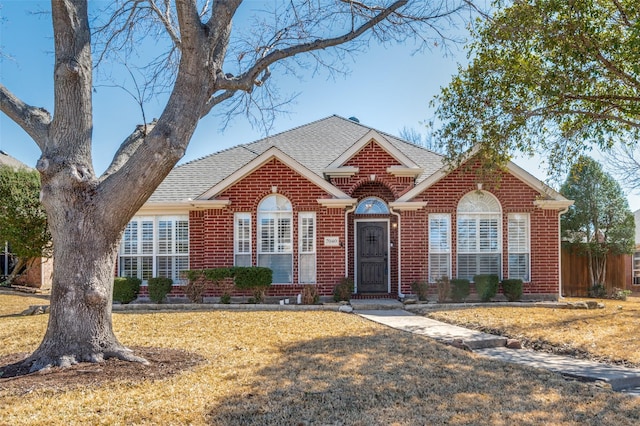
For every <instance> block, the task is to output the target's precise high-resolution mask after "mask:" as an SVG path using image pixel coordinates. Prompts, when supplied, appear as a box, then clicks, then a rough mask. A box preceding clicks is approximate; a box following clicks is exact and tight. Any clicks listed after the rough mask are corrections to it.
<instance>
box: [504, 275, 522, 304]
mask: <svg viewBox="0 0 640 426" xmlns="http://www.w3.org/2000/svg"><path fill="white" fill-rule="evenodd" d="M502 294H504V297H506V298H507V300H508V301H509V302H517V301H518V300H520V298H521V297H522V280H521V279H519V278H518V279H510V280H503V281H502Z"/></svg>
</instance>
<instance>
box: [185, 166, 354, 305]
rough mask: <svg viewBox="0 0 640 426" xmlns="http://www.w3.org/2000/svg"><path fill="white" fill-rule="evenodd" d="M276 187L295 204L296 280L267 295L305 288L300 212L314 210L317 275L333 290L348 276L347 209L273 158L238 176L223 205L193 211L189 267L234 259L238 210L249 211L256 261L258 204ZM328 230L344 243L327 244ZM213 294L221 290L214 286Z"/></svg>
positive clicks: (325, 289)
mask: <svg viewBox="0 0 640 426" xmlns="http://www.w3.org/2000/svg"><path fill="white" fill-rule="evenodd" d="M273 186H277V193H278V194H280V195H283V196H285V197H287V198H288V199H289V201H290V202H291V204H292V207H293V223H292V227H293V283H294V284H274V285H273V286H272V287H271V289H270V290H269V292H268V293H267V296H277V297H281V296H282V297H285V296H286V297H290V296H295V295H296V294H299V293H300V292H301V290H302V286H301V285H297V284H295V283H297V282H298V213H299V212H316V253H317V254H316V265H317V267H316V270H317V274H316V281H317V288H318V292H319V293H320V294H321V295H325V296H328V295H331V294H332V292H333V287H334V286H335V284H337V283H338V282H339V281H340V279H341V278H342V277H344V274H345V269H344V256H345V252H344V227H343V224H344V211H343V210H342V209H327V208H325V207H322V206H321V205H320V204H318V201H317V200H318V199H321V198H328V197H329V196H328V194H327V193H326V192H325V191H324V190H322V189H321V188H319V187H318V186H316V185H315V184H313V183H311V182H309V181H308V180H307V179H306V178H304V177H303V176H301V175H300V174H298V173H297V172H295V171H293V170H291V169H290V168H288V167H287V166H286V165H284V164H283V163H281V162H280V161H278V160H276V159H274V160H272V161H270V162H269V163H267V164H265V165H264V166H262V167H261V168H260V169H258V170H256V171H254V172H253V173H251V174H250V175H249V176H247V177H245V178H244V179H242V180H240V181H239V182H237V183H236V184H235V185H233V186H232V187H231V188H229V189H228V190H226V191H224V192H223V193H222V194H220V196H219V197H218V198H220V199H229V200H231V204H230V205H229V206H228V207H227V208H224V209H217V210H205V211H195V212H191V214H190V215H189V222H190V224H189V225H190V238H191V240H190V267H191V268H192V269H200V268H216V267H227V266H232V265H233V231H234V213H251V228H252V229H251V238H252V243H251V244H252V264H253V265H256V264H257V257H256V248H257V244H258V239H257V232H258V230H257V213H256V212H257V208H258V204H259V203H260V201H262V199H263V198H265V197H266V196H268V195H271V194H272V187H273ZM325 236H333V237H335V236H338V237H339V238H340V242H341V246H340V247H325V246H324V237H325ZM209 295H219V294H216V292H215V291H212V292H211V294H209Z"/></svg>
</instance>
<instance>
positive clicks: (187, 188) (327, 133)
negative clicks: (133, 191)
mask: <svg viewBox="0 0 640 426" xmlns="http://www.w3.org/2000/svg"><path fill="white" fill-rule="evenodd" d="M370 130H372V128H371V127H367V126H364V125H362V124H359V123H356V122H355V121H352V120H348V119H346V118H342V117H338V116H336V115H333V116H330V117H327V118H324V119H322V120H318V121H314V122H312V123H309V124H305V125H303V126H300V127H296V128H294V129H291V130H287V131H285V132H282V133H279V134H276V135H272V136H268V137H266V138H264V139H260V140H258V141H255V142H252V143H249V144H244V145H238V146H235V147H233V148H229V149H227V150H224V151H220V152H217V153H214V154H211V155H209V156H206V157H203V158H200V159H198V160H193V161H191V162H189V163H186V164H183V165H181V166H178V167H176V168H175V169H174V170H173V171H172V172H171V173H170V174H169V176H167V178H166V179H165V180H164V181H163V182H162V184H160V186H159V187H158V188H157V189H156V191H155V192H154V193H153V194H152V195H151V198H150V199H149V202H151V203H153V202H167V201H180V200H185V199H188V198H191V199H195V198H196V197H198V196H199V195H200V194H202V193H203V192H205V191H207V190H208V189H209V188H211V187H212V186H214V185H215V184H217V183H218V182H220V181H221V180H223V179H224V178H225V177H227V176H229V175H230V174H232V173H233V172H234V171H236V170H237V169H239V168H240V167H242V166H244V165H245V164H247V163H248V162H249V161H251V160H253V159H254V158H255V157H257V156H259V155H260V154H262V153H263V152H265V151H266V150H268V149H269V148H271V147H273V146H275V147H277V148H278V149H279V150H281V151H282V152H284V153H285V154H287V155H289V156H290V157H292V158H294V159H295V160H296V161H298V162H299V163H300V164H302V165H303V166H305V167H306V168H308V169H309V170H311V171H312V172H314V173H316V174H318V175H319V176H323V174H322V171H323V170H324V169H325V168H326V167H327V166H328V165H330V164H331V163H332V162H333V161H334V160H335V159H336V158H338V157H339V156H340V155H341V154H342V153H343V152H345V151H346V150H347V149H349V147H351V146H352V145H353V144H355V143H356V142H357V141H358V140H359V139H361V138H362V137H363V136H364V135H365V134H366V133H367V132H369V131H370ZM373 130H375V129H373ZM376 131H377V130H376ZM378 133H380V134H381V135H383V136H385V137H386V138H387V139H388V140H389V142H390V143H391V144H392V145H393V146H395V147H396V148H397V149H398V150H400V151H402V152H403V153H404V154H405V155H407V156H408V157H409V158H411V159H412V160H413V161H415V162H416V163H417V164H418V165H419V166H420V167H421V168H423V169H424V172H423V173H422V175H420V176H419V177H418V179H417V182H421V181H422V180H424V179H425V178H426V177H428V176H429V175H431V174H433V173H434V172H435V171H437V170H438V169H439V168H440V167H442V157H441V156H440V155H438V154H436V153H434V152H432V151H429V150H427V149H424V148H422V147H419V146H417V145H414V144H411V143H409V142H406V141H403V140H401V139H398V138H396V137H395V136H392V135H389V134H387V133H384V132H380V131H378Z"/></svg>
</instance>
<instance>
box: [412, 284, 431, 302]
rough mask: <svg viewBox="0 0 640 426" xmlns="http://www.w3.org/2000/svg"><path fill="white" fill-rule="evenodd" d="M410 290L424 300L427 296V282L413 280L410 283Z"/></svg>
mask: <svg viewBox="0 0 640 426" xmlns="http://www.w3.org/2000/svg"><path fill="white" fill-rule="evenodd" d="M411 291H413V293H414V294H415V295H416V296H418V300H421V301H425V300H427V298H428V296H429V284H427V283H426V282H425V281H414V282H412V283H411Z"/></svg>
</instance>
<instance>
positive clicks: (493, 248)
mask: <svg viewBox="0 0 640 426" xmlns="http://www.w3.org/2000/svg"><path fill="white" fill-rule="evenodd" d="M457 224H458V226H457V237H458V238H457V252H458V274H457V275H458V278H467V279H470V280H473V276H474V275H479V274H495V275H497V276H498V277H501V276H502V274H501V272H502V265H501V258H502V238H501V227H502V225H501V224H502V209H501V208H500V202H499V201H498V199H497V198H496V197H494V196H493V195H492V194H490V193H488V192H485V191H473V192H470V193H468V194H466V195H465V196H464V197H462V199H461V200H460V202H459V203H458V220H457Z"/></svg>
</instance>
